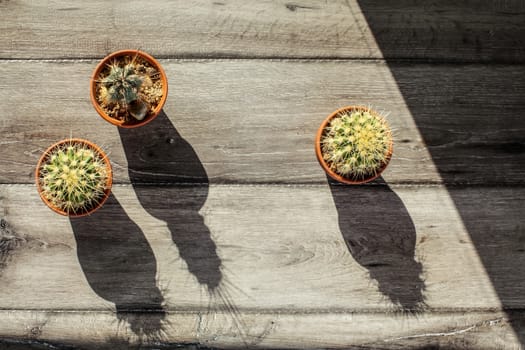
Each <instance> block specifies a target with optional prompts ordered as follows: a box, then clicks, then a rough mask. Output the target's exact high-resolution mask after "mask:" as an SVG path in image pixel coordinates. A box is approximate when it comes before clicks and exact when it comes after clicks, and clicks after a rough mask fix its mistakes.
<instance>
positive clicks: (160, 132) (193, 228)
mask: <svg viewBox="0 0 525 350" xmlns="http://www.w3.org/2000/svg"><path fill="white" fill-rule="evenodd" d="M119 133H120V138H121V141H122V145H123V147H124V151H125V154H126V158H127V161H128V171H129V178H130V181H131V184H132V186H133V189H134V190H135V193H136V195H137V198H138V200H139V202H140V204H141V205H142V207H143V208H144V209H145V210H146V211H147V212H148V213H149V214H150V215H152V216H153V217H155V218H157V219H159V220H162V221H164V222H166V224H167V226H168V228H169V230H170V233H171V238H172V240H173V243H174V244H175V245H176V246H177V248H178V251H179V255H180V258H181V259H182V260H183V261H184V262H185V263H186V265H187V268H188V270H189V271H190V272H191V273H192V274H193V275H194V276H195V277H196V279H197V281H198V282H199V284H201V286H204V287H205V288H206V289H207V290H208V291H209V292H213V291H215V290H216V289H217V287H218V286H219V285H220V283H221V280H222V277H223V276H222V272H221V265H222V262H221V259H220V258H219V256H218V254H217V247H216V244H215V242H214V241H213V239H212V238H211V233H210V230H209V229H208V227H207V226H206V224H205V222H204V218H203V217H202V216H201V215H200V213H199V210H200V209H201V208H202V206H203V205H204V203H205V202H206V199H207V197H208V191H209V180H208V176H207V174H206V171H205V169H204V167H203V165H202V163H201V162H200V160H199V157H198V156H197V154H196V153H195V150H194V149H193V147H192V146H191V145H190V144H189V143H188V142H187V141H186V140H185V139H184V138H182V137H181V135H180V134H179V132H178V131H177V129H176V128H175V126H174V125H173V124H172V123H171V121H170V119H169V118H168V116H167V115H166V114H165V113H164V111H162V112H161V113H160V114H159V116H157V118H156V119H155V120H153V121H151V122H150V123H148V124H146V125H144V126H141V127H140V128H135V129H123V128H119Z"/></svg>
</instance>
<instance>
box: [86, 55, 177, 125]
mask: <svg viewBox="0 0 525 350" xmlns="http://www.w3.org/2000/svg"><path fill="white" fill-rule="evenodd" d="M130 55H139V56H141V57H142V58H144V59H145V60H146V61H148V62H149V63H150V64H151V65H153V66H154V67H155V68H156V69H157V71H158V72H159V73H160V79H161V81H162V97H161V99H160V101H159V103H158V105H157V107H156V108H155V110H154V112H153V115H152V116H150V117H146V118H144V120H141V121H139V122H138V123H133V124H124V122H123V121H118V120H117V119H114V118H111V117H110V116H109V115H107V113H106V112H105V111H104V110H103V109H102V107H100V104H99V103H98V101H97V99H96V96H95V95H96V89H97V77H98V76H99V74H100V72H101V71H102V69H104V67H105V66H106V64H107V63H108V62H109V61H110V60H112V59H114V58H117V57H120V56H130ZM89 95H90V99H91V103H92V104H93V107H94V108H95V110H96V111H97V113H98V114H99V115H100V116H101V117H102V118H104V119H105V120H106V121H107V122H109V123H111V124H113V125H116V126H118V127H121V128H128V129H131V128H138V127H140V126H143V125H146V124H148V123H149V122H151V121H152V120H153V119H155V118H156V117H157V116H158V115H159V113H160V112H161V110H162V108H163V107H164V104H165V103H166V99H167V97H168V78H167V76H166V72H165V71H164V68H162V65H161V64H160V63H159V61H157V59H156V58H154V57H153V56H151V55H149V54H147V53H146V52H144V51H140V50H134V49H125V50H118V51H115V52H112V53H110V54H109V55H107V56H106V57H104V58H103V59H102V60H101V61H100V62H99V63H98V64H97V66H96V67H95V69H94V70H93V73H92V74H91V78H90V81H89Z"/></svg>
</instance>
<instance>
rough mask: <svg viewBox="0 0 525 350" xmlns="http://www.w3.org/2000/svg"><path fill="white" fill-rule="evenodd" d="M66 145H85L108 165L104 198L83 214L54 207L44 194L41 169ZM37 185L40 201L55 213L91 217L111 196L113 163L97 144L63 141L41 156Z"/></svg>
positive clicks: (79, 139)
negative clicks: (59, 148)
mask: <svg viewBox="0 0 525 350" xmlns="http://www.w3.org/2000/svg"><path fill="white" fill-rule="evenodd" d="M65 143H83V144H85V145H87V146H89V147H90V148H92V149H93V150H94V151H95V152H97V153H98V154H99V155H100V156H101V158H102V159H103V160H104V163H105V164H106V168H107V169H108V178H107V180H106V190H105V191H104V197H102V199H101V200H100V201H99V202H98V203H97V205H95V206H94V207H93V208H91V210H88V211H86V212H83V213H68V212H67V211H64V210H61V209H60V208H58V207H56V206H54V205H53V204H52V203H51V202H50V201H48V200H47V199H46V198H45V197H44V196H43V194H42V187H41V185H40V168H41V166H42V163H44V161H45V160H46V159H47V156H48V155H49V153H50V152H51V151H52V150H53V149H54V148H56V147H58V146H60V145H62V144H65ZM35 183H36V187H37V191H38V195H39V196H40V199H42V201H43V202H44V203H45V204H46V205H47V206H48V207H49V208H50V209H51V210H53V211H54V212H55V213H57V214H60V215H64V216H69V217H82V216H87V215H90V214H92V213H93V212H95V211H96V210H97V209H99V208H100V207H102V205H103V204H104V203H105V202H106V200H107V199H108V198H109V195H110V193H111V186H112V184H113V171H112V168H111V162H110V161H109V158H108V156H107V154H106V153H105V152H104V151H103V150H102V149H101V148H100V147H99V146H98V145H97V144H95V143H93V142H91V141H88V140H85V139H81V138H69V139H63V140H60V141H58V142H55V143H54V144H52V145H51V146H49V147H48V148H47V149H46V150H45V151H44V152H43V153H42V155H41V156H40V159H39V160H38V163H37V166H36V170H35Z"/></svg>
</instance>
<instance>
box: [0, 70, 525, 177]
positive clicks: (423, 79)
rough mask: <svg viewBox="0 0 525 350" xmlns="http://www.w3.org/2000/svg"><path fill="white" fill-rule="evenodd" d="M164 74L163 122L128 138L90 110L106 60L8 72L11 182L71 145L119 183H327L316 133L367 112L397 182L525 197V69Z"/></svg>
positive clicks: (2, 173)
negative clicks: (377, 124)
mask: <svg viewBox="0 0 525 350" xmlns="http://www.w3.org/2000/svg"><path fill="white" fill-rule="evenodd" d="M162 63H163V65H164V68H165V69H166V71H167V74H168V78H169V82H170V87H169V88H170V92H169V97H168V100H167V103H166V106H165V108H164V112H165V113H164V115H163V116H161V117H159V118H158V119H157V120H156V121H155V122H153V123H151V124H149V125H148V126H145V127H142V128H140V129H138V130H133V131H130V130H120V131H119V130H117V128H115V127H113V126H111V125H110V124H108V123H106V122H105V121H103V120H102V119H101V118H100V117H99V116H98V115H97V114H96V112H95V110H94V108H93V107H92V106H91V103H90V101H89V94H88V82H89V76H90V74H91V71H92V69H94V67H95V65H96V61H64V62H43V61H15V62H12V61H3V62H0V74H1V76H2V77H3V79H2V80H0V99H1V100H2V101H3V107H2V113H0V133H1V135H2V138H1V140H0V144H1V147H2V157H1V159H0V182H1V183H31V182H33V178H32V176H33V175H32V174H33V171H34V167H35V165H36V162H37V160H38V157H39V156H40V153H41V152H42V151H43V150H44V149H45V148H46V147H48V146H49V145H50V144H51V143H53V142H55V141H58V140H60V139H63V138H67V137H69V136H70V135H72V136H76V137H84V138H87V139H90V140H92V141H94V142H97V143H98V144H100V145H101V146H103V147H104V148H105V149H106V150H107V151H108V152H109V154H110V158H111V160H112V161H113V164H114V172H115V181H116V182H117V183H129V182H130V181H133V182H134V183H161V182H166V183H189V182H202V183H208V182H210V183H303V184H307V183H315V184H320V183H325V182H326V178H325V175H324V173H323V171H322V170H321V168H320V167H319V165H318V164H317V160H316V159H315V154H314V151H313V139H314V135H315V132H316V129H317V127H318V125H319V124H320V123H321V121H322V120H323V119H324V118H325V116H327V115H328V114H329V113H331V112H332V111H333V110H335V109H336V108H338V107H340V106H344V105H348V104H364V105H372V106H374V107H376V108H377V109H379V110H386V111H390V115H389V117H388V120H389V121H390V123H391V124H392V126H393V128H394V130H395V140H396V144H395V147H394V157H393V160H392V162H391V164H390V166H389V167H388V168H387V170H386V171H385V173H384V177H385V179H387V180H388V182H389V183H446V184H506V185H516V184H518V185H522V184H524V179H525V174H524V171H525V166H523V165H524V164H525V147H524V145H525V139H524V136H523V135H524V134H525V119H524V118H522V115H523V113H524V111H525V103H524V99H523V96H524V95H525V79H523V77H524V76H525V67H524V66H516V65H510V66H506V65H499V66H493V65H427V64H419V65H406V64H402V63H400V64H390V65H387V64H385V63H384V62H380V61H337V60H335V61H334V60H262V61H261V60H241V61H239V60H162ZM392 71H394V72H395V75H396V79H394V77H393V76H392V73H391V72H392ZM401 91H402V93H401ZM409 107H410V108H409ZM128 168H129V169H130V170H131V173H130V174H128Z"/></svg>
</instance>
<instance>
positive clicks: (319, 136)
mask: <svg viewBox="0 0 525 350" xmlns="http://www.w3.org/2000/svg"><path fill="white" fill-rule="evenodd" d="M355 110H358V111H369V112H370V113H371V114H373V115H374V116H376V117H378V118H381V119H384V118H383V117H381V115H380V114H379V113H377V112H376V111H374V110H372V109H370V108H368V107H364V106H346V107H342V108H339V109H337V110H336V111H334V112H332V113H331V114H330V115H329V116H328V117H327V118H326V119H325V120H324V121H323V122H322V123H321V125H320V126H319V129H318V130H317V134H316V136H315V154H316V156H317V160H318V161H319V164H320V165H321V167H322V168H323V169H324V171H325V172H326V173H327V174H328V176H330V177H331V178H332V179H334V180H336V181H339V182H342V183H345V184H349V185H359V184H363V183H366V182H370V181H372V180H375V179H376V178H378V177H379V176H380V175H381V173H382V172H383V171H384V170H385V169H386V167H387V165H388V163H389V162H390V159H391V158H392V152H393V151H394V144H393V142H392V141H391V142H390V145H389V147H388V154H387V157H386V161H385V162H384V163H383V164H382V166H381V167H380V168H379V169H378V171H377V172H376V173H375V174H374V175H371V176H370V177H367V178H364V179H362V180H352V179H348V178H346V177H343V176H341V175H339V174H337V173H335V172H334V171H332V170H331V169H330V167H329V166H328V164H327V163H326V161H325V160H324V159H323V153H322V151H321V139H322V137H323V135H324V131H325V128H326V127H327V125H328V124H330V121H331V120H332V119H333V118H335V117H336V116H337V115H339V114H340V113H342V112H346V111H355Z"/></svg>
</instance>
